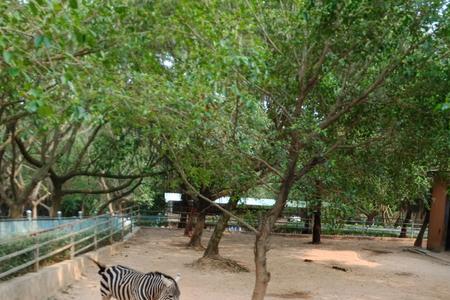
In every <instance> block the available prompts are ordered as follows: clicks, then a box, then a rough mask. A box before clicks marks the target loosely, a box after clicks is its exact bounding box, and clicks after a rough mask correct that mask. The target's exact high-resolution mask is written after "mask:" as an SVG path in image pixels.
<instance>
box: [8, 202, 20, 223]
mask: <svg viewBox="0 0 450 300" xmlns="http://www.w3.org/2000/svg"><path fill="white" fill-rule="evenodd" d="M9 217H10V218H12V219H18V218H22V217H23V205H22V204H15V203H13V204H11V205H9Z"/></svg>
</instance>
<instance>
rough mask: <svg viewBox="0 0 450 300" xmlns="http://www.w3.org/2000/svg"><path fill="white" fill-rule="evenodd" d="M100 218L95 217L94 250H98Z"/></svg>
mask: <svg viewBox="0 0 450 300" xmlns="http://www.w3.org/2000/svg"><path fill="white" fill-rule="evenodd" d="M97 220H98V217H95V220H94V222H95V225H94V249H95V250H97V226H98V222H97Z"/></svg>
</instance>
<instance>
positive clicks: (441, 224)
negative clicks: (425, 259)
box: [427, 177, 449, 252]
mask: <svg viewBox="0 0 450 300" xmlns="http://www.w3.org/2000/svg"><path fill="white" fill-rule="evenodd" d="M447 187H448V184H447V181H446V180H444V179H441V178H439V177H436V178H435V179H434V183H433V193H432V200H431V201H432V203H431V211H430V225H429V229H428V241H427V249H429V250H432V251H437V252H440V251H444V250H445V243H446V241H445V239H446V236H447V235H446V234H447V226H448V225H447V224H448V223H447V222H449V220H448V209H449V207H448V204H447V202H448V201H447Z"/></svg>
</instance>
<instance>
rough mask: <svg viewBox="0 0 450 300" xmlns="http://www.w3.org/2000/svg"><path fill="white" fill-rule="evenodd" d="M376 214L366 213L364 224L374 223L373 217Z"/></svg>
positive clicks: (370, 224)
mask: <svg viewBox="0 0 450 300" xmlns="http://www.w3.org/2000/svg"><path fill="white" fill-rule="evenodd" d="M377 215H378V212H371V213H369V214H367V215H366V217H367V219H366V225H367V226H372V225H373V224H374V220H375V217H376V216H377Z"/></svg>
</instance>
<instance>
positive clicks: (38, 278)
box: [0, 228, 139, 300]
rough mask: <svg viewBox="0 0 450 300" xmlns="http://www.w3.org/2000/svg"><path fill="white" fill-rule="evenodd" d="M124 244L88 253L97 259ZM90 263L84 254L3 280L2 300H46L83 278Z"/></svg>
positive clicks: (110, 253) (117, 249) (0, 295)
mask: <svg viewBox="0 0 450 300" xmlns="http://www.w3.org/2000/svg"><path fill="white" fill-rule="evenodd" d="M138 229H139V228H136V230H134V231H133V233H131V234H129V235H127V237H126V238H125V240H127V239H128V238H130V237H131V236H132V235H133V234H134V233H136V231H137V230H138ZM122 245H123V242H121V243H116V244H113V245H111V246H106V247H103V248H101V249H99V250H97V251H95V252H94V251H92V252H89V253H87V254H88V255H90V256H91V257H93V258H95V259H98V258H100V259H101V258H102V257H105V256H108V255H112V254H114V253H116V252H118V251H120V248H121V247H122ZM89 264H92V262H91V261H89V260H88V259H87V258H85V257H84V255H83V256H79V257H76V258H75V259H72V260H66V261H63V262H60V263H57V264H54V265H51V266H48V267H45V268H42V270H40V271H39V272H37V273H28V274H25V275H23V276H20V277H17V278H13V279H11V280H8V281H6V282H2V283H0V300H46V299H48V298H49V297H50V296H51V295H53V294H55V293H56V292H57V291H58V290H60V289H62V288H64V287H66V286H68V285H69V284H71V283H72V282H74V281H75V280H78V279H81V275H82V273H83V272H84V270H85V269H86V266H88V265H89Z"/></svg>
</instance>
